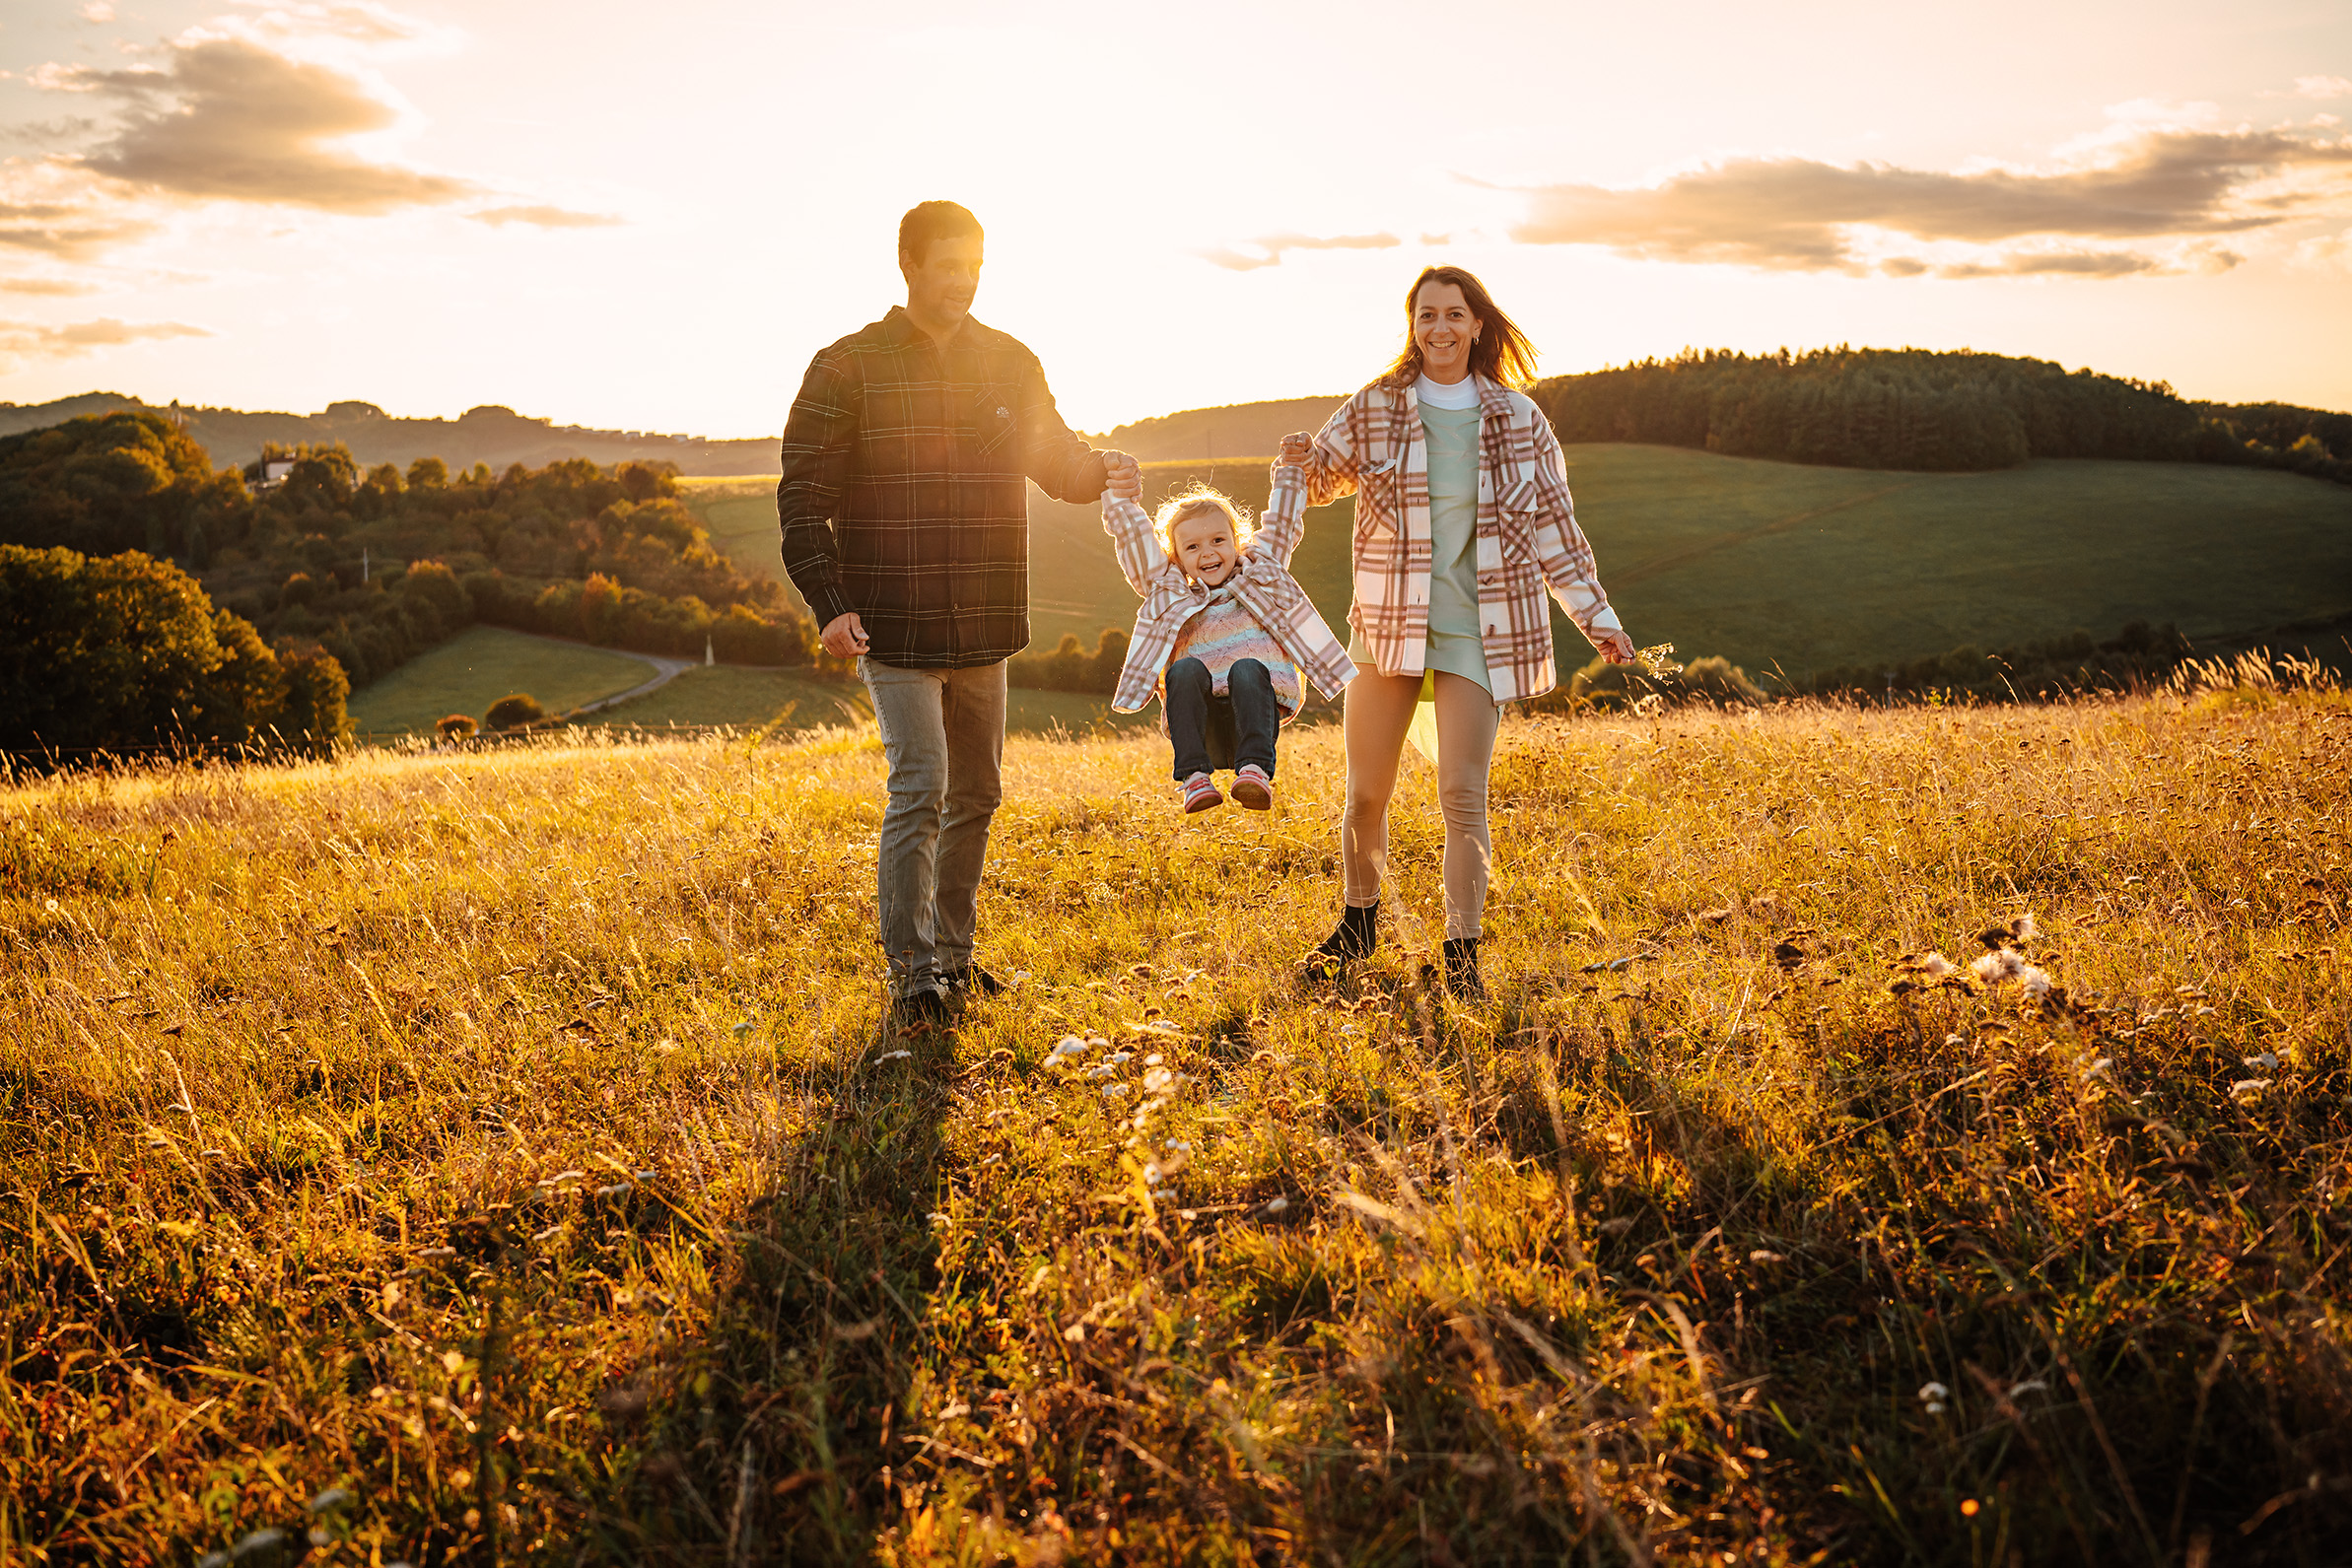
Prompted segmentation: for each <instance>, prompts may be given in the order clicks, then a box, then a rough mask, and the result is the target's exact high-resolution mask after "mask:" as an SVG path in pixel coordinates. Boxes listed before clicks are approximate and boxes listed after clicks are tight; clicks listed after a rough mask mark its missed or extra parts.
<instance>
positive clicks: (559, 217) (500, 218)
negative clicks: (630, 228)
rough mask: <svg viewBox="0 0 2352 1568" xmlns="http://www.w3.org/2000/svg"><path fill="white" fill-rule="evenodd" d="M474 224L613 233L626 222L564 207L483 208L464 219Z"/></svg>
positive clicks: (606, 214)
mask: <svg viewBox="0 0 2352 1568" xmlns="http://www.w3.org/2000/svg"><path fill="white" fill-rule="evenodd" d="M465 216H466V217H468V218H471V219H472V220H473V221H474V222H475V223H486V224H495V225H498V226H500V227H504V226H505V225H507V224H511V223H521V224H531V225H534V226H535V227H537V228H540V229H612V228H617V227H619V226H621V225H624V224H626V223H627V222H628V221H629V220H628V219H626V218H621V217H617V216H615V215H614V214H612V213H606V212H573V211H570V210H569V209H567V208H563V207H486V208H484V209H483V210H482V211H480V212H469V213H467V214H466V215H465Z"/></svg>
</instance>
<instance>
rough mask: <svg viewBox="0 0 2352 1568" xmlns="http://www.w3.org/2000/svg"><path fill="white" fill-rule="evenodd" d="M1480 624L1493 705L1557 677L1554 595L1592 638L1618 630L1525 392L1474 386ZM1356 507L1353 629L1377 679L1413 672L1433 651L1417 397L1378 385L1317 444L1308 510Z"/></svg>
mask: <svg viewBox="0 0 2352 1568" xmlns="http://www.w3.org/2000/svg"><path fill="white" fill-rule="evenodd" d="M1478 389H1479V454H1480V455H1479V516H1478V579H1479V625H1480V631H1481V633H1482V635H1483V638H1484V641H1485V643H1486V648H1487V681H1488V683H1489V689H1490V690H1491V691H1492V692H1493V694H1494V701H1495V702H1496V703H1497V704H1500V703H1507V702H1513V701H1517V700H1519V699H1522V698H1528V697H1541V696H1543V695H1544V693H1546V692H1548V691H1550V690H1552V688H1553V686H1554V685H1555V684H1556V682H1557V680H1558V674H1557V671H1556V669H1555V667H1554V664H1553V659H1552V618H1551V614H1550V612H1549V611H1548V610H1547V609H1546V608H1545V604H1544V590H1545V589H1546V588H1547V587H1549V588H1550V589H1551V590H1552V593H1553V595H1554V596H1555V597H1556V598H1557V599H1558V600H1559V602H1560V607H1561V608H1562V609H1564V610H1566V611H1567V612H1568V616H1569V618H1570V619H1571V620H1573V621H1574V622H1575V623H1576V626H1577V629H1578V630H1580V631H1582V632H1583V633H1584V634H1585V636H1586V637H1587V638H1590V637H1593V636H1594V635H1595V634H1596V633H1600V632H1605V631H1615V630H1617V629H1618V620H1617V612H1616V611H1615V610H1613V609H1611V608H1610V607H1609V596H1608V595H1607V594H1606V593H1604V592H1602V591H1601V583H1600V579H1598V578H1597V577H1595V575H1594V570H1593V552H1592V546H1591V545H1590V544H1588V543H1586V541H1585V537H1584V530H1583V529H1581V528H1579V527H1577V526H1576V504H1575V503H1574V501H1572V500H1571V499H1570V498H1569V496H1568V479H1567V472H1566V469H1565V467H1564V466H1563V465H1562V463H1561V461H1560V455H1559V438H1558V437H1556V436H1555V435H1554V434H1553V432H1552V422H1551V421H1550V420H1547V419H1546V418H1545V417H1544V411H1543V410H1542V409H1540V408H1538V407H1536V405H1535V402H1534V400H1533V399H1531V398H1529V397H1527V396H1526V395H1525V394H1524V393H1520V392H1514V391H1512V390H1511V389H1510V388H1508V387H1505V386H1500V385H1497V384H1496V383H1495V382H1493V381H1490V380H1488V379H1487V378H1486V377H1485V376H1483V375H1482V376H1479V377H1478ZM1350 492H1353V494H1354V496H1355V548H1354V552H1353V554H1354V557H1355V603H1354V604H1353V605H1352V606H1351V607H1349V611H1348V621H1349V625H1351V626H1353V627H1354V628H1355V630H1356V631H1358V632H1359V633H1361V634H1362V635H1363V640H1364V648H1365V650H1366V651H1368V652H1369V653H1370V654H1371V655H1372V661H1373V665H1374V667H1375V668H1377V669H1378V670H1379V672H1380V673H1381V674H1383V675H1419V674H1421V673H1422V671H1423V670H1424V669H1426V667H1427V663H1428V648H1429V563H1430V554H1431V552H1430V542H1429V452H1428V443H1427V441H1426V440H1425V439H1424V438H1423V436H1422V433H1421V415H1420V399H1419V398H1418V396H1417V395H1416V394H1415V392H1414V389H1413V387H1412V386H1410V385H1406V386H1391V385H1389V384H1388V383H1387V382H1386V381H1385V380H1381V381H1374V382H1373V383H1372V384H1371V385H1369V386H1367V387H1365V388H1364V389H1363V390H1362V391H1360V392H1358V393H1356V394H1355V395H1354V396H1353V397H1351V398H1349V399H1348V401H1347V402H1345V403H1342V404H1341V405H1340V407H1339V410H1338V412H1336V413H1334V414H1333V415H1332V416H1331V418H1330V420H1329V421H1327V422H1326V423H1325V425H1324V427H1323V429H1322V431H1321V432H1320V433H1319V434H1317V436H1316V437H1315V450H1314V454H1313V455H1312V456H1311V457H1309V458H1308V459H1307V462H1306V500H1307V504H1308V505H1310V506H1317V507H1319V506H1322V505H1324V504H1325V503H1326V502H1331V501H1337V500H1338V499H1340V498H1341V497H1342V496H1345V495H1348V494H1349V493H1350Z"/></svg>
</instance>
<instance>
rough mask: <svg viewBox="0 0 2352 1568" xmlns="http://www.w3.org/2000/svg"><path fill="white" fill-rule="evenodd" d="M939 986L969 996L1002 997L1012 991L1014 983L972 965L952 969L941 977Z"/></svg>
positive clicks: (976, 965)
mask: <svg viewBox="0 0 2352 1568" xmlns="http://www.w3.org/2000/svg"><path fill="white" fill-rule="evenodd" d="M939 985H940V987H941V988H942V989H946V990H951V991H955V990H960V991H962V992H964V993H965V994H966V995H968V996H1002V995H1003V994H1004V993H1005V992H1006V991H1008V990H1010V989H1012V982H1010V981H1008V980H999V979H998V978H997V977H996V976H994V975H992V974H990V973H989V972H988V971H987V970H985V969H982V968H981V967H980V966H979V965H978V964H972V965H969V966H967V967H966V968H963V969H951V970H949V971H948V972H947V973H946V974H944V975H941V976H940V977H939Z"/></svg>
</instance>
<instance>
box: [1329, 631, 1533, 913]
mask: <svg viewBox="0 0 2352 1568" xmlns="http://www.w3.org/2000/svg"><path fill="white" fill-rule="evenodd" d="M1436 685H1437V691H1436V696H1437V805H1438V810H1439V811H1440V813H1442V815H1443V816H1444V818H1445V934H1446V935H1447V936H1449V937H1454V936H1476V935H1478V934H1479V920H1480V917H1481V916H1482V915H1483V914H1484V913H1485V911H1486V908H1487V873H1488V871H1489V869H1490V868H1491V866H1492V864H1493V860H1494V846H1493V841H1492V840H1490V839H1489V838H1487V769H1488V768H1489V767H1490V766H1492V764H1493V761H1494V729H1495V724H1496V722H1497V719H1498V716H1499V714H1498V711H1497V710H1496V708H1495V706H1494V699H1493V698H1492V697H1490V696H1488V695H1487V689H1486V688H1485V687H1483V686H1481V685H1480V684H1479V683H1478V682H1477V681H1474V680H1465V679H1464V678H1463V677H1461V676H1459V675H1447V674H1443V673H1440V674H1439V675H1438V676H1437V682H1436ZM1420 692H1421V682H1420V677H1419V676H1418V675H1382V674H1380V673H1378V672H1377V671H1373V670H1364V671H1363V672H1362V673H1360V674H1358V675H1357V676H1356V677H1355V679H1354V680H1352V681H1350V682H1349V685H1348V697H1347V724H1346V728H1347V736H1348V809H1347V814H1346V815H1345V816H1343V817H1342V818H1341V819H1340V862H1341V869H1342V871H1343V873H1344V876H1345V880H1346V884H1347V899H1348V902H1349V904H1352V905H1354V906H1356V907H1357V908H1359V909H1360V908H1364V907H1367V906H1370V905H1374V904H1377V903H1379V902H1380V884H1381V881H1382V879H1383V878H1384V877H1385V876H1386V875H1387V874H1388V801H1389V796H1390V795H1392V794H1394V793H1396V789H1397V764H1398V762H1399V761H1400V760H1401V759H1402V757H1403V755H1404V751H1405V732H1406V731H1407V730H1408V729H1410V728H1411V727H1412V725H1413V710H1414V707H1415V705H1416V704H1418V702H1419V701H1420Z"/></svg>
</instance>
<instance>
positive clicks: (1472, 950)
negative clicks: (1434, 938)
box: [1445, 936, 1487, 1001]
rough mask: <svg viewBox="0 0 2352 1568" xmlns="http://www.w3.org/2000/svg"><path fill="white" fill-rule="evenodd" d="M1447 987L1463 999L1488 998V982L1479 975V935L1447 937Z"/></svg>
mask: <svg viewBox="0 0 2352 1568" xmlns="http://www.w3.org/2000/svg"><path fill="white" fill-rule="evenodd" d="M1445 989H1447V990H1450V991H1452V992H1453V993H1454V994H1455V995H1456V996H1457V997H1459V998H1460V999H1462V1000H1463V1001H1485V1000H1486V999H1487V983H1486V981H1485V980H1483V979H1481V978H1480V976H1479V939H1478V938H1477V937H1475V936H1449V937H1447V938H1446V939H1445Z"/></svg>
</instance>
